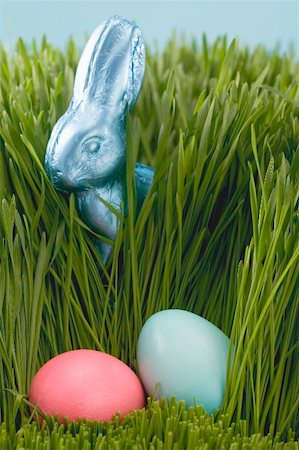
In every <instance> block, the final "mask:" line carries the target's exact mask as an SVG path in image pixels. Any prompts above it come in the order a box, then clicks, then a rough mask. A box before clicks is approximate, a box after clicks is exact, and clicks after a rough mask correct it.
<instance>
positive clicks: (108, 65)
mask: <svg viewBox="0 0 299 450" xmlns="http://www.w3.org/2000/svg"><path fill="white" fill-rule="evenodd" d="M144 66H145V52H144V43H143V39H142V35H141V32H140V30H139V28H138V27H137V26H134V25H133V24H131V23H130V22H128V21H127V20H125V19H122V18H120V17H118V16H115V17H112V18H111V19H110V20H109V21H108V22H106V23H105V24H104V25H102V26H100V27H98V28H97V29H96V30H95V32H94V33H93V35H92V36H91V38H90V39H89V41H88V43H87V46H86V48H85V50H84V52H83V55H82V57H81V60H80V63H79V66H78V70H77V73H76V79H75V86H74V98H75V100H76V98H77V99H79V98H82V96H83V98H85V96H86V98H87V100H88V102H92V103H94V102H95V104H96V105H97V106H98V107H100V108H111V109H112V110H113V111H115V110H118V112H122V111H124V109H125V108H126V107H127V106H129V107H130V108H132V107H133V106H134V103H135V101H136V99H137V97H138V94H139V91H140V88H141V83H142V80H143V75H144Z"/></svg>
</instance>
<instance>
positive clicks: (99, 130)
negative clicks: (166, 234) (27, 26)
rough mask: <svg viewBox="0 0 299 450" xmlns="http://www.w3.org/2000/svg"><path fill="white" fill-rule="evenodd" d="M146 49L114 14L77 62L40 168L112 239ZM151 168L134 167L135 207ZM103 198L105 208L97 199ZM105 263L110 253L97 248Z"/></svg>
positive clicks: (96, 228)
mask: <svg viewBox="0 0 299 450" xmlns="http://www.w3.org/2000/svg"><path fill="white" fill-rule="evenodd" d="M144 69H145V50H144V43H143V39H142V35H141V32H140V30H139V28H138V27H137V26H135V25H133V24H132V23H130V22H129V21H127V20H125V19H123V18H121V17H118V16H114V17H112V18H111V19H109V20H108V21H107V22H105V23H103V24H101V25H100V26H98V27H97V28H96V30H95V31H94V32H93V34H92V35H91V37H90V39H89V41H88V42H87V44H86V46H85V49H84V51H83V53H82V56H81V58H80V61H79V64H78V68H77V72H76V77H75V82H74V90H73V98H72V100H71V102H70V105H69V107H68V109H67V111H66V112H65V114H63V116H61V117H60V119H59V120H58V122H57V123H56V124H55V126H54V128H53V130H52V133H51V136H50V139H49V142H48V146H47V150H46V158H45V167H46V171H47V173H48V175H49V177H50V180H51V182H52V184H53V185H54V187H55V188H56V189H58V190H60V191H63V192H66V193H71V192H74V193H75V195H76V200H77V207H78V210H79V213H80V216H81V218H82V219H83V220H84V221H85V222H86V223H87V224H88V225H89V226H90V228H91V229H93V230H94V231H96V232H97V233H99V234H102V235H104V236H106V237H108V238H110V239H112V240H113V239H114V238H115V236H116V232H117V229H118V225H119V222H118V218H117V216H116V215H115V214H114V213H113V211H112V210H111V209H110V208H108V207H107V205H105V204H104V202H107V203H108V204H109V205H111V206H112V207H113V208H114V209H115V210H116V211H118V212H119V213H122V212H123V211H122V209H123V205H126V198H125V185H126V180H125V165H126V164H125V159H126V151H130V149H126V114H127V109H132V108H133V106H134V104H135V102H136V100H137V97H138V95H139V91H140V88H141V84H142V80H143V76H144ZM153 176H154V170H153V169H152V168H151V167H149V166H146V165H143V164H136V167H135V181H136V193H137V205H138V207H139V208H140V207H141V205H142V202H143V200H144V198H145V196H146V194H147V192H148V190H149V188H150V186H151V183H152V180H153ZM102 199H103V200H104V202H103V201H102ZM97 247H98V248H99V250H100V253H101V255H102V258H103V260H104V261H106V260H107V259H108V257H109V255H110V253H111V250H112V248H111V247H110V246H108V245H107V244H102V243H99V244H98V245H97Z"/></svg>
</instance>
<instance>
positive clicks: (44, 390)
mask: <svg viewBox="0 0 299 450" xmlns="http://www.w3.org/2000/svg"><path fill="white" fill-rule="evenodd" d="M29 401H30V402H31V403H33V404H34V405H36V406H37V407H38V408H39V409H40V410H41V411H42V412H43V413H45V414H47V415H55V416H59V420H60V421H61V422H63V418H64V417H68V419H69V420H77V419H83V418H86V419H90V420H98V421H104V420H111V419H112V418H113V416H114V415H115V414H116V413H117V412H119V413H120V416H121V417H123V416H124V415H125V414H128V413H129V412H131V411H132V410H133V409H138V408H142V407H143V406H144V404H145V397H144V390H143V387H142V384H141V382H140V380H139V379H138V377H137V376H136V375H135V373H134V372H133V371H132V370H131V369H130V368H129V367H128V366H127V365H126V364H124V363H123V362H122V361H120V360H119V359H117V358H115V357H114V356H111V355H108V354H107V353H104V352H98V351H96V350H73V351H70V352H66V353H62V354H60V355H58V356H55V357H54V358H52V359H50V360H49V361H48V362H47V363H46V364H45V365H44V366H42V367H41V369H40V370H39V371H38V372H37V374H36V375H35V377H34V378H33V381H32V384H31V387H30V393H29Z"/></svg>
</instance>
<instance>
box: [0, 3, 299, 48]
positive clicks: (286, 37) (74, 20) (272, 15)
mask: <svg viewBox="0 0 299 450" xmlns="http://www.w3.org/2000/svg"><path fill="white" fill-rule="evenodd" d="M298 3H299V2H298V1H297V0H278V1H277V0H276V1H275V0H264V1H254V0H251V1H249V0H235V1H225V0H218V1H213V0H209V1H208V0H197V1H174V0H171V1H170V0H169V1H168V0H165V1H162V0H160V1H140V0H139V1H136V0H135V1H125V0H123V1H83V0H82V1H71V0H64V1H53V0H48V1H44V0H39V1H26V0H23V1H12V0H6V1H5V0H0V40H1V41H2V43H4V45H5V47H6V48H8V49H12V48H13V47H14V44H15V42H16V39H17V37H18V36H22V38H23V39H24V40H25V42H29V41H30V40H31V38H32V37H33V36H34V37H36V38H37V39H38V40H39V39H40V38H41V36H42V35H43V34H45V35H46V36H47V38H48V40H49V41H50V42H52V43H54V44H55V45H57V46H60V47H62V48H64V47H65V44H66V41H67V39H68V37H69V35H70V34H72V35H73V36H74V37H75V39H76V41H77V43H78V44H79V45H80V46H83V44H84V42H85V41H86V38H87V36H88V35H89V34H90V33H91V32H92V31H93V30H94V28H95V27H96V26H97V25H98V24H99V23H100V22H101V21H102V20H105V19H107V18H108V17H110V16H111V15H114V14H119V15H121V16H124V17H126V18H128V19H131V20H132V19H134V20H136V23H137V24H138V25H139V26H140V28H141V30H142V32H143V35H144V38H145V40H146V42H147V43H148V44H153V42H154V41H156V42H157V43H158V45H159V47H163V45H165V43H166V41H167V39H168V38H169V37H170V36H171V33H172V31H173V30H174V29H176V30H177V31H178V33H179V34H180V33H184V34H185V36H186V37H189V36H199V37H200V36H201V34H202V32H204V31H205V32H206V34H207V37H208V40H209V41H212V40H214V39H215V37H216V36H217V35H219V34H224V33H226V34H227V35H228V38H229V40H231V39H232V38H233V37H235V36H237V37H239V39H240V41H241V42H242V43H243V44H248V45H249V46H251V47H253V46H255V45H257V44H258V43H263V44H265V45H266V46H267V48H268V49H270V50H272V49H273V48H274V47H275V46H276V45H277V44H278V43H280V49H281V51H282V52H283V51H286V50H288V49H289V47H290V44H292V45H293V47H294V49H295V51H296V53H297V54H298V49H299V36H298V35H299V33H298V12H299V8H298Z"/></svg>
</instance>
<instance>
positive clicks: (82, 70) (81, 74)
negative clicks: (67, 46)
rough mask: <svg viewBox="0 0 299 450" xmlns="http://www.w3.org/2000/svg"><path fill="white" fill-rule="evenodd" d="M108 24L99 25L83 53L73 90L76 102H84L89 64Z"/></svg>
mask: <svg viewBox="0 0 299 450" xmlns="http://www.w3.org/2000/svg"><path fill="white" fill-rule="evenodd" d="M105 25H106V23H102V24H101V25H99V26H98V27H97V28H96V29H95V30H94V32H93V33H92V35H91V36H90V38H89V39H88V42H87V44H86V46H85V48H84V50H83V53H82V55H81V58H80V61H79V64H78V67H77V71H76V77H75V82H74V89H73V99H74V101H75V102H79V101H81V100H82V98H83V95H84V89H85V88H86V84H87V79H88V71H89V64H90V61H91V59H92V54H93V52H94V49H95V48H96V47H97V43H98V42H99V40H100V37H101V34H102V32H103V30H104V28H105Z"/></svg>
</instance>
